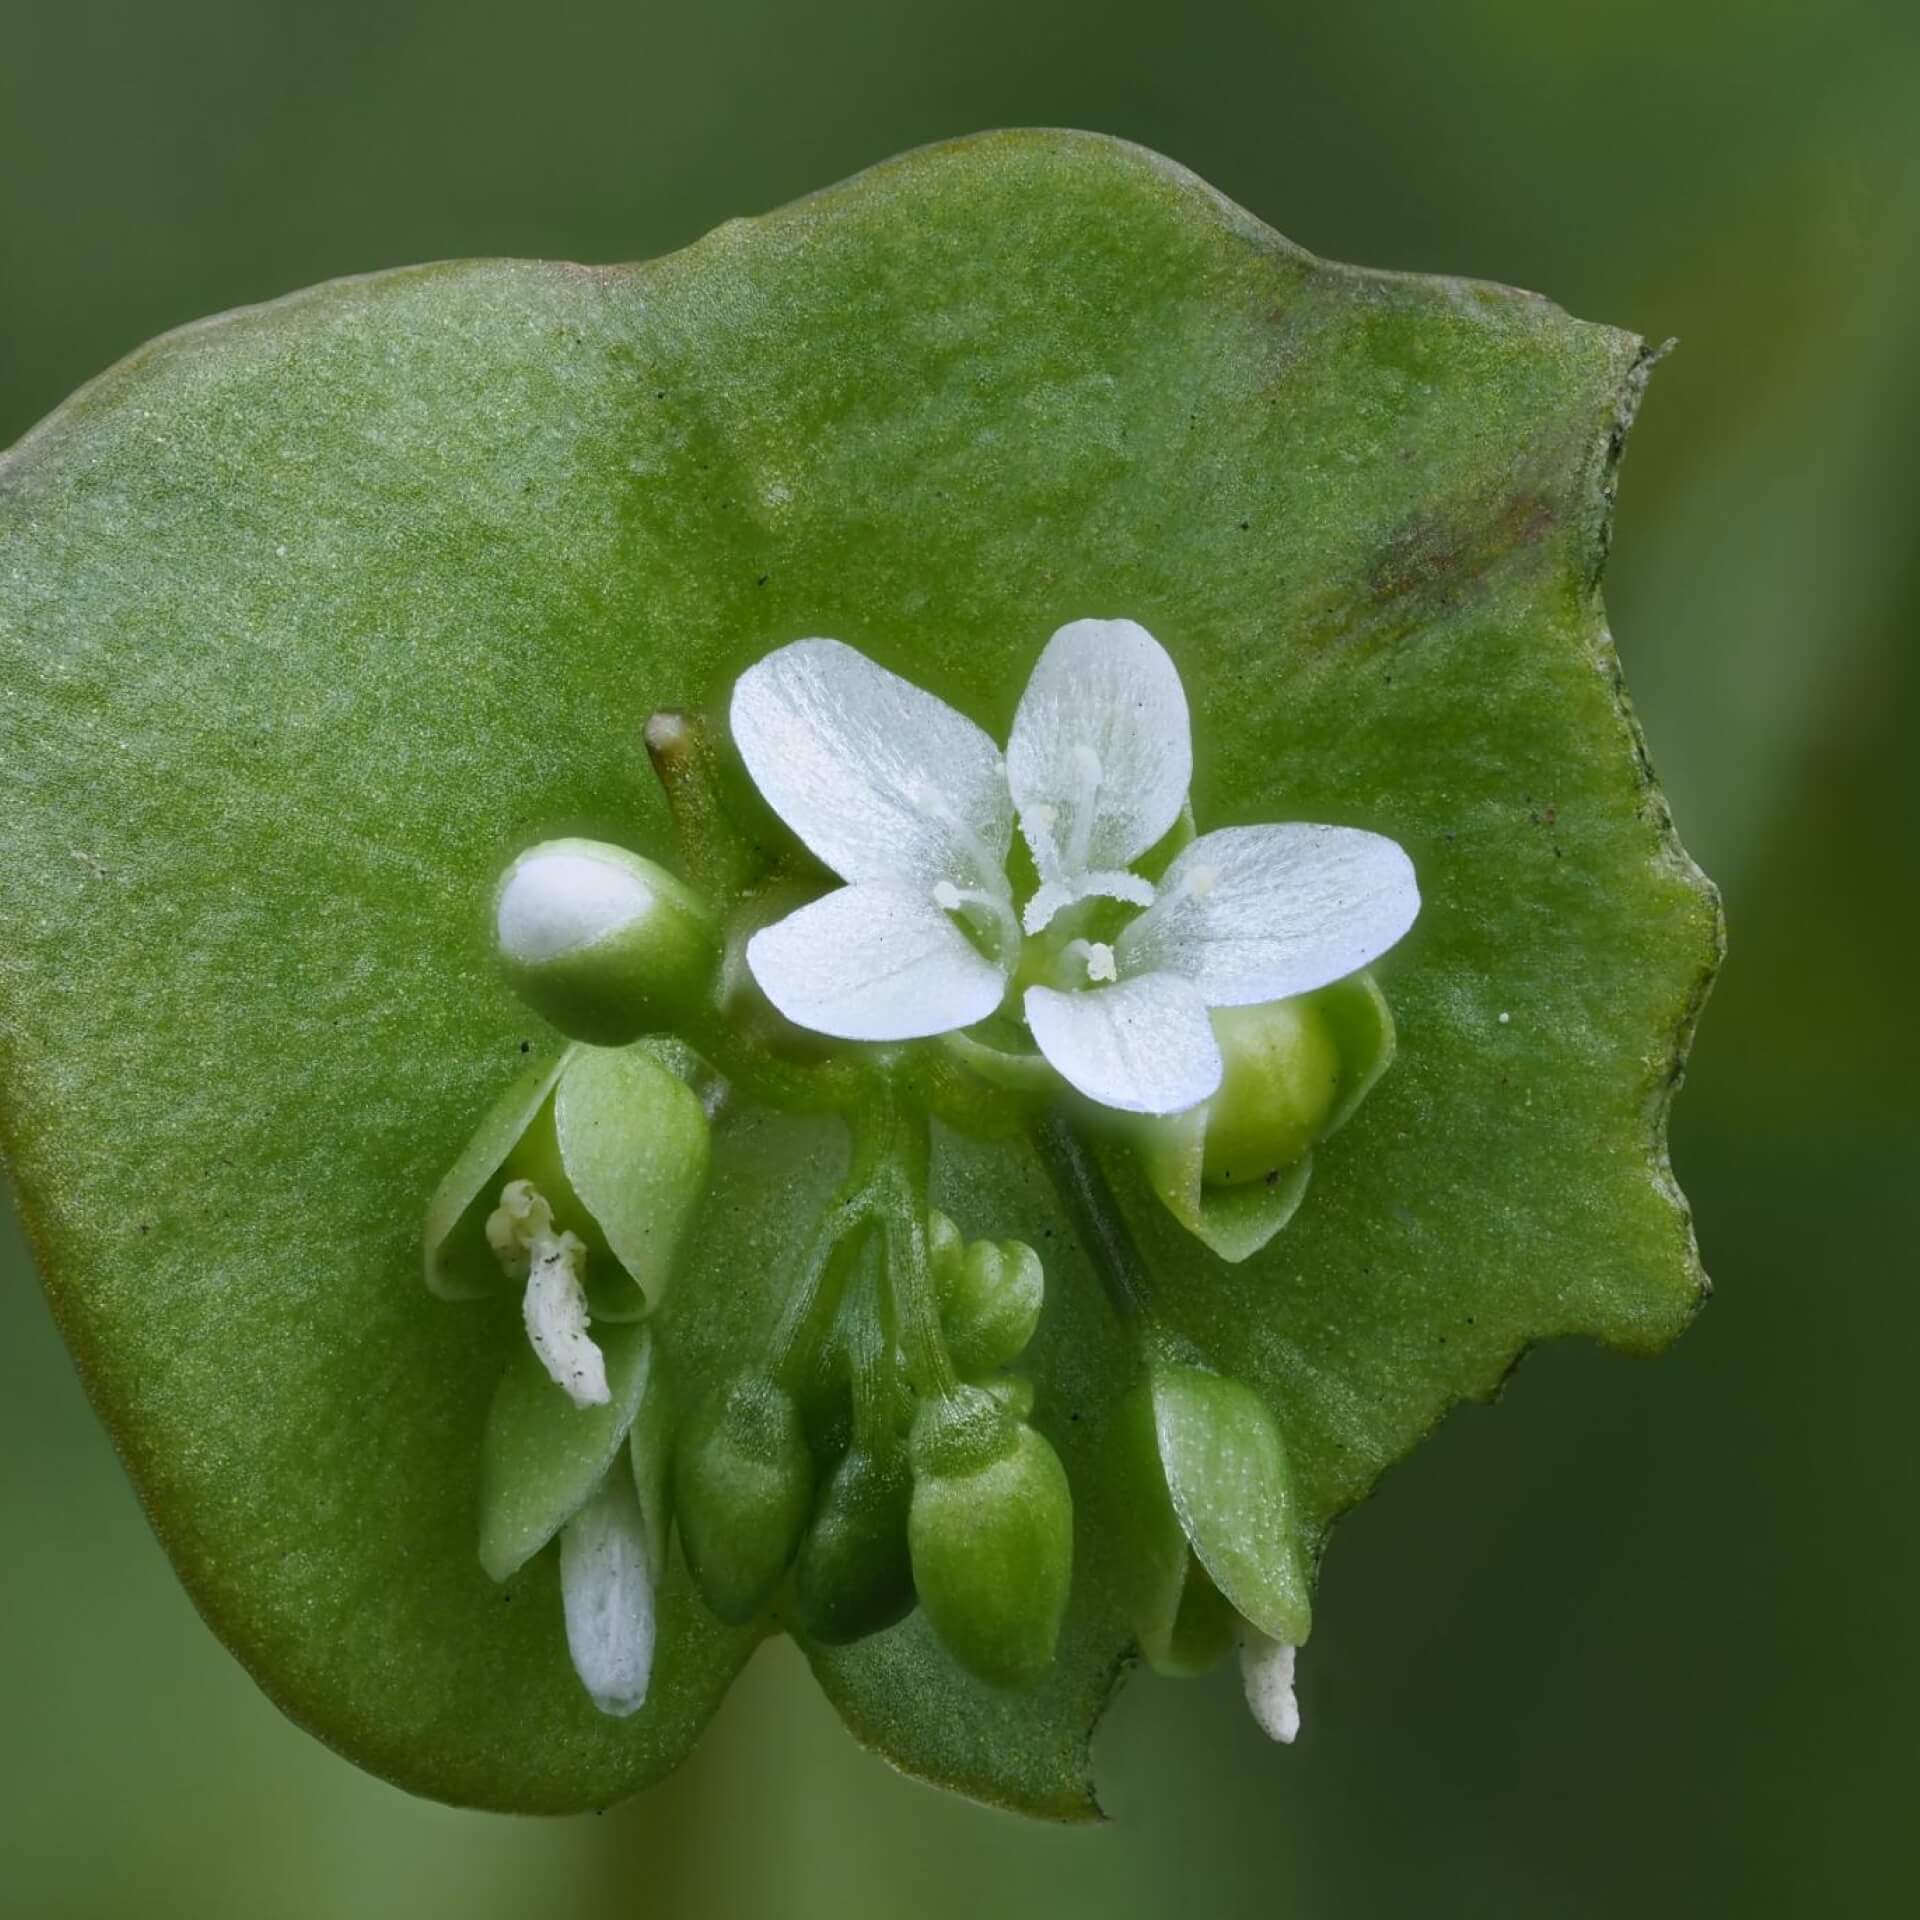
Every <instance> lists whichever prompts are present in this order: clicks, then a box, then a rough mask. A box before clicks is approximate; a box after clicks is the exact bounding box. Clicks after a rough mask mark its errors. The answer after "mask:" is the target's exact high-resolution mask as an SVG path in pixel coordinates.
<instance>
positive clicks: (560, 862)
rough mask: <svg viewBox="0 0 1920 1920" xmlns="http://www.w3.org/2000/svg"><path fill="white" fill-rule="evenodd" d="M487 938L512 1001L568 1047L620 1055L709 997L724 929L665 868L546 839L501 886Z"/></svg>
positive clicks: (616, 851)
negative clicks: (516, 997) (583, 1044)
mask: <svg viewBox="0 0 1920 1920" xmlns="http://www.w3.org/2000/svg"><path fill="white" fill-rule="evenodd" d="M494 939H495V943H496V945H497V946H498V948H499V952H500V958H501V961H502V963H503V964H504V965H505V967H506V970H507V978H508V979H509V980H510V981H512V983H513V986H514V989H515V991H517V992H518V993H519V994H520V996H521V998H522V999H524V1000H525V1001H526V1002H527V1004H528V1005H529V1006H531V1007H532V1008H533V1009H534V1011H535V1012H536V1013H539V1014H540V1015H542V1016H543V1017H544V1018H546V1019H548V1020H550V1021H552V1022H553V1024H554V1025H555V1026H556V1027H558V1028H559V1029H560V1031H561V1032H562V1033H564V1034H567V1035H568V1036H570V1037H571V1038H573V1039H575V1040H587V1041H591V1042H592V1043H593V1044H594V1045H596V1046H603V1047H618V1046H624V1045H626V1044H627V1042H628V1041H630V1040H634V1039H637V1038H638V1037H639V1036H640V1035H641V1034H643V1033H647V1032H649V1031H652V1030H654V1029H657V1028H662V1027H671V1026H673V1025H674V1024H675V1023H676V1022H677V1021H678V1020H680V1019H682V1018H684V1017H685V1015H686V1014H687V1012H688V1011H689V1010H690V1009H691V1008H693V1007H695V1006H696V1005H698V1004H699V1003H700V1001H701V1000H702V999H703V998H704V997H705V996H706V994H707V993H708V991H709V990H710V988H711V986H712V983H713V979H714V974H715V971H716V969H717V967H718V964H719V958H720V936H719V929H718V927H717V926H716V924H715V921H714V917H713V915H712V913H711V912H710V911H709V910H708V908H707V905H706V903H705V902H704V901H703V900H702V899H701V898H700V896H699V895H698V894H696V893H695V892H694V891H693V889H692V888H691V887H689V886H687V885H686V883H685V882H684V881H682V880H679V879H677V878H676V877H675V876H674V875H673V874H671V873H669V872H668V871H667V870H666V869H665V868H664V867H660V866H656V865H655V864H654V863H653V862H652V861H651V860H646V859H642V858H641V856H640V855H639V854H637V853H628V852H627V851H626V850H625V849H624V848H622V847H614V846H608V845H607V844H606V843H605V842H603V841H599V840H548V841H545V842H543V843H542V844H541V845H539V846H537V847H529V848H528V849H527V851H526V852H525V853H523V854H521V856H520V857H519V858H518V859H517V860H515V861H514V863H513V864H512V865H511V866H510V867H508V869H507V870H506V872H505V873H504V874H503V875H502V876H501V880H500V890H499V893H498V895H497V896H496V898H495V902H494Z"/></svg>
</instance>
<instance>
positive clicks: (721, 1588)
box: [673, 1375, 813, 1626]
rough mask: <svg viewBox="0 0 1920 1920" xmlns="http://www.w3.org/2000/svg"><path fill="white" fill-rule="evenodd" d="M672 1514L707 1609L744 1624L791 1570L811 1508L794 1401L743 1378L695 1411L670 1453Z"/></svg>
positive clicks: (809, 1476) (809, 1460) (808, 1460)
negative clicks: (672, 1456)
mask: <svg viewBox="0 0 1920 1920" xmlns="http://www.w3.org/2000/svg"><path fill="white" fill-rule="evenodd" d="M673 1482H674V1509H675V1512H676V1513H677V1514H678V1516H679V1521H680V1544H681V1546H682V1548H683V1549H684V1550H685V1553H686V1556H687V1566H688V1568H689V1569H690V1571H691V1572H692V1574H693V1577H694V1580H695V1582H696V1583H697V1585H698V1586H699V1588H700V1593H701V1596H702V1598H704V1599H705V1601H706V1603H707V1605H708V1606H710V1607H711V1608H712V1609H713V1611H714V1612H715V1613H716V1614H718V1615H719V1617H720V1618H721V1619H722V1620H724V1621H725V1622H726V1623H727V1624H728V1625H729V1626H744V1625H745V1624H746V1623H747V1622H748V1621H749V1620H751V1619H752V1618H753V1617H754V1616H755V1615H756V1614H757V1613H758V1612H759V1611H760V1609H761V1608H762V1607H764V1606H765V1605H766V1604H767V1602H768V1600H769V1599H771V1598H772V1596H773V1590H774V1588H775V1587H777V1586H778V1585H779V1584H780V1577H781V1575H782V1574H784V1573H785V1572H786V1570H787V1568H788V1566H789V1565H790V1564H791V1563H792V1560H793V1556H794V1553H795V1551H796V1550H797V1549H798V1547H799V1545H800V1538H801V1535H802V1533H803V1532H804V1530H805V1528H806V1524H807V1516H808V1513H809V1511H810V1509H811V1507H812V1505H813V1457H812V1455H811V1454H810V1453H809V1452H808V1450H807V1441H806V1434H805V1432H804V1430H803V1429H802V1427H801V1424H800V1412H799V1409H798V1408H797V1407H796V1406H795V1405H794V1401H793V1396H792V1395H791V1394H789V1393H786V1392H784V1391H783V1390H782V1389H781V1388H779V1387H777V1386H775V1385H774V1384H773V1383H772V1382H771V1381H769V1380H764V1379H760V1378H757V1377H754V1376H751V1375H743V1376H741V1377H740V1378H738V1379H736V1380H732V1381H729V1382H728V1383H727V1384H725V1385H724V1386H722V1387H719V1388H717V1389H715V1391H714V1392H712V1393H711V1394H709V1395H708V1396H707V1398H706V1399H705V1400H704V1401H703V1402H702V1403H701V1405H700V1406H699V1407H698V1408H697V1409H696V1410H695V1412H694V1415H693V1418H692V1420H691V1421H690V1422H689V1424H688V1428H687V1431H686V1432H685V1433H683V1434H682V1435H681V1436H680V1442H679V1445H678V1447H677V1449H676V1450H675V1455H674V1469H673Z"/></svg>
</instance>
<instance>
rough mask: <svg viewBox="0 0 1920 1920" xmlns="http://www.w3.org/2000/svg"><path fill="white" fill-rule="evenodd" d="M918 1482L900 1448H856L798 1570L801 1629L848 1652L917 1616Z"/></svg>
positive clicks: (838, 1472)
mask: <svg viewBox="0 0 1920 1920" xmlns="http://www.w3.org/2000/svg"><path fill="white" fill-rule="evenodd" d="M912 1495H913V1478H912V1475H911V1474H910V1473H909V1472H908V1471H907V1462H906V1458H905V1456H904V1455H903V1454H902V1453H901V1452H900V1451H899V1450H898V1449H897V1448H896V1449H895V1450H894V1451H893V1452H892V1453H891V1454H889V1455H887V1456H886V1457H884V1458H882V1457H879V1456H876V1455H874V1454H872V1453H869V1452H868V1451H867V1450H866V1449H865V1448H864V1447H854V1448H852V1449H851V1450H850V1451H849V1452H848V1453H847V1454H846V1455H845V1456H844V1457H843V1458H842V1460H841V1462H840V1464H839V1465H838V1466H837V1467H836V1468H835V1469H834V1471H833V1475H832V1477H831V1478H830V1479H829V1480H828V1482H827V1487H826V1491H825V1493H824V1494H823V1495H822V1496H821V1499H820V1505H819V1507H818V1509H817V1510H816V1511H815V1513H814V1516H813V1524H812V1525H811V1526H810V1527H809V1528H808V1529H807V1537H806V1539H805V1540H804V1541H802V1542H801V1545H800V1558H799V1559H798V1561H796V1562H795V1564H794V1570H793V1584H794V1625H795V1626H796V1627H797V1628H798V1629H799V1630H800V1631H801V1632H802V1633H804V1634H806V1635H807V1636H809V1637H810V1638H811V1639H814V1640H819V1641H822V1642H824V1643H825V1644H826V1645H827V1646H830V1647H840V1646H846V1645H847V1644H848V1643H849V1642H851V1641H854V1640H861V1639H864V1638H865V1637H866V1636H867V1635H868V1634H870V1633H879V1632H881V1631H882V1630H883V1629H884V1628H887V1627H890V1626H892V1625H893V1624H894V1623H895V1622H896V1621H899V1620H904V1619H905V1618H906V1616H907V1615H908V1614H909V1613H911V1612H912V1611H913V1598H914V1596H913V1566H912V1562H911V1561H910V1559H909V1557H908V1553H907V1508H908V1504H909V1502H910V1500H911V1498H912Z"/></svg>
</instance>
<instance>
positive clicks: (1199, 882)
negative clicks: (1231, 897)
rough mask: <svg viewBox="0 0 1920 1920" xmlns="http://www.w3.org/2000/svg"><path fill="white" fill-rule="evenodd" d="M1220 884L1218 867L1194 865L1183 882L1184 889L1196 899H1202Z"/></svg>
mask: <svg viewBox="0 0 1920 1920" xmlns="http://www.w3.org/2000/svg"><path fill="white" fill-rule="evenodd" d="M1219 884H1220V869H1219V868H1218V867H1195V868H1194V870H1193V871H1192V872H1191V873H1190V874H1188V875H1187V877H1186V880H1185V882H1184V883H1183V888H1184V891H1185V892H1187V893H1189V894H1191V895H1192V897H1193V898H1194V899H1196V900H1204V899H1205V898H1206V897H1207V895H1208V894H1210V893H1211V892H1212V891H1213V890H1214V888H1215V887H1217V886H1218V885H1219Z"/></svg>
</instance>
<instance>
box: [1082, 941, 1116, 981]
mask: <svg viewBox="0 0 1920 1920" xmlns="http://www.w3.org/2000/svg"><path fill="white" fill-rule="evenodd" d="M1087 978H1088V979H1089V980H1096V981H1106V980H1118V979H1119V978H1120V970H1119V968H1118V967H1116V966H1115V965H1114V964H1113V949H1112V948H1111V947H1110V946H1108V945H1107V943H1106V942H1105V941H1104V940H1091V941H1089V942H1088V943H1087Z"/></svg>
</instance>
